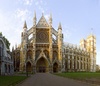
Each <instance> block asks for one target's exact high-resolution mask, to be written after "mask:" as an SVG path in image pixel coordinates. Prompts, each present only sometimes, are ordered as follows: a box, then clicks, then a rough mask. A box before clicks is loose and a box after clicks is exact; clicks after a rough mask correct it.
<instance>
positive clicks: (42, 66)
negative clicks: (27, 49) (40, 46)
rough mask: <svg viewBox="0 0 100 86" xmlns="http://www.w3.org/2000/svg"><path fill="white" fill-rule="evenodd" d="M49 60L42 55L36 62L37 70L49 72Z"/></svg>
mask: <svg viewBox="0 0 100 86" xmlns="http://www.w3.org/2000/svg"><path fill="white" fill-rule="evenodd" d="M48 66H49V65H48V61H47V60H46V59H45V58H43V57H41V58H40V59H39V60H38V61H37V63H36V71H37V72H40V73H45V72H48Z"/></svg>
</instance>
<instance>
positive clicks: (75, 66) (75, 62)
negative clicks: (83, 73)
mask: <svg viewBox="0 0 100 86" xmlns="http://www.w3.org/2000/svg"><path fill="white" fill-rule="evenodd" d="M75 70H76V71H77V56H75Z"/></svg>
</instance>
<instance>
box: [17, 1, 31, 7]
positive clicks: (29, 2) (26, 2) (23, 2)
mask: <svg viewBox="0 0 100 86" xmlns="http://www.w3.org/2000/svg"><path fill="white" fill-rule="evenodd" d="M18 1H19V2H20V3H22V4H24V5H28V6H31V5H32V2H33V0H18Z"/></svg>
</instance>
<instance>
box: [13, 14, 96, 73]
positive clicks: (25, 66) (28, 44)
mask: <svg viewBox="0 0 100 86" xmlns="http://www.w3.org/2000/svg"><path fill="white" fill-rule="evenodd" d="M95 40H96V38H95V36H94V35H92V34H91V35H89V37H88V38H87V39H86V40H85V39H84V40H81V42H80V46H77V45H73V44H69V43H64V42H63V34H62V26H61V24H60V23H59V25H58V30H57V31H56V30H55V29H54V28H53V26H52V16H51V15H50V17H49V21H48V22H47V21H46V19H45V17H44V15H43V14H42V17H41V18H40V20H39V21H38V22H37V18H36V13H34V18H33V26H32V27H31V28H30V29H28V28H27V24H26V22H25V23H24V26H23V32H22V33H21V44H20V45H19V46H17V45H16V47H15V49H14V47H13V48H12V56H13V57H14V67H15V71H22V72H26V71H28V72H50V73H52V72H62V71H65V72H67V71H93V72H94V71H95V67H96V58H95V57H96V52H95V50H96V48H95ZM88 41H89V42H91V43H90V45H89V43H88ZM92 43H93V44H92ZM91 44H92V45H91ZM86 45H88V46H86Z"/></svg>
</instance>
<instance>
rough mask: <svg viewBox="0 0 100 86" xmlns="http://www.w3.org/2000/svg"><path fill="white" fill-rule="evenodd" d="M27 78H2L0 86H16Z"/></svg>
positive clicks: (0, 77) (0, 78)
mask: <svg viewBox="0 0 100 86" xmlns="http://www.w3.org/2000/svg"><path fill="white" fill-rule="evenodd" d="M26 78H27V77H26V76H0V86H15V85H16V84H18V83H19V82H21V81H23V80H24V79H26Z"/></svg>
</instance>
